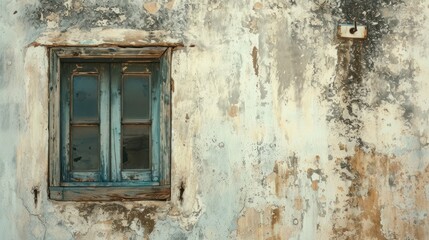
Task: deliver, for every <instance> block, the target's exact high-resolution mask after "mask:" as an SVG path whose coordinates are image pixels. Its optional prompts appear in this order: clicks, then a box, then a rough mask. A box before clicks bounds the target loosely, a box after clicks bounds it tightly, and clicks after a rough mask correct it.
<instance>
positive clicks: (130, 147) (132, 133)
mask: <svg viewBox="0 0 429 240" xmlns="http://www.w3.org/2000/svg"><path fill="white" fill-rule="evenodd" d="M149 167H150V126H142V125H140V126H136V125H128V126H127V125H123V126H122V168H123V169H149Z"/></svg>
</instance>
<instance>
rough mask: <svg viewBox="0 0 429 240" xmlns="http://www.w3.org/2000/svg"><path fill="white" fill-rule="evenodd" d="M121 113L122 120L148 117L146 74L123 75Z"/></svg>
mask: <svg viewBox="0 0 429 240" xmlns="http://www.w3.org/2000/svg"><path fill="white" fill-rule="evenodd" d="M122 114H123V116H122V117H123V119H124V120H145V119H149V114H150V79H149V77H148V76H135V75H131V76H130V75H125V76H124V80H123V112H122Z"/></svg>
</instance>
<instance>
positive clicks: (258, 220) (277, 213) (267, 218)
mask: <svg viewBox="0 0 429 240" xmlns="http://www.w3.org/2000/svg"><path fill="white" fill-rule="evenodd" d="M283 213H284V208H279V207H277V206H266V207H265V208H264V209H262V210H257V209H254V208H248V209H246V210H245V213H244V215H243V216H241V217H240V218H239V219H238V221H237V223H238V229H237V239H243V240H245V239H246V240H247V239H267V240H281V239H288V238H290V236H291V233H292V231H291V229H289V228H288V227H287V226H285V225H284V223H283V222H282V221H281V220H282V218H281V216H282V215H283Z"/></svg>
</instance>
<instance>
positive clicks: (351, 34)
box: [337, 24, 368, 39]
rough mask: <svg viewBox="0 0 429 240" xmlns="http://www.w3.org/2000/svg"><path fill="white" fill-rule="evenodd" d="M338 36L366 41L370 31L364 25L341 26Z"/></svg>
mask: <svg viewBox="0 0 429 240" xmlns="http://www.w3.org/2000/svg"><path fill="white" fill-rule="evenodd" d="M337 35H338V37H339V38H353V39H366V37H367V36H368V29H367V28H366V26H364V25H355V24H339V25H338V28H337Z"/></svg>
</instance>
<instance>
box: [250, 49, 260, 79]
mask: <svg viewBox="0 0 429 240" xmlns="http://www.w3.org/2000/svg"><path fill="white" fill-rule="evenodd" d="M252 62H253V70H254V71H255V75H256V76H259V64H258V48H256V47H253V50H252Z"/></svg>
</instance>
